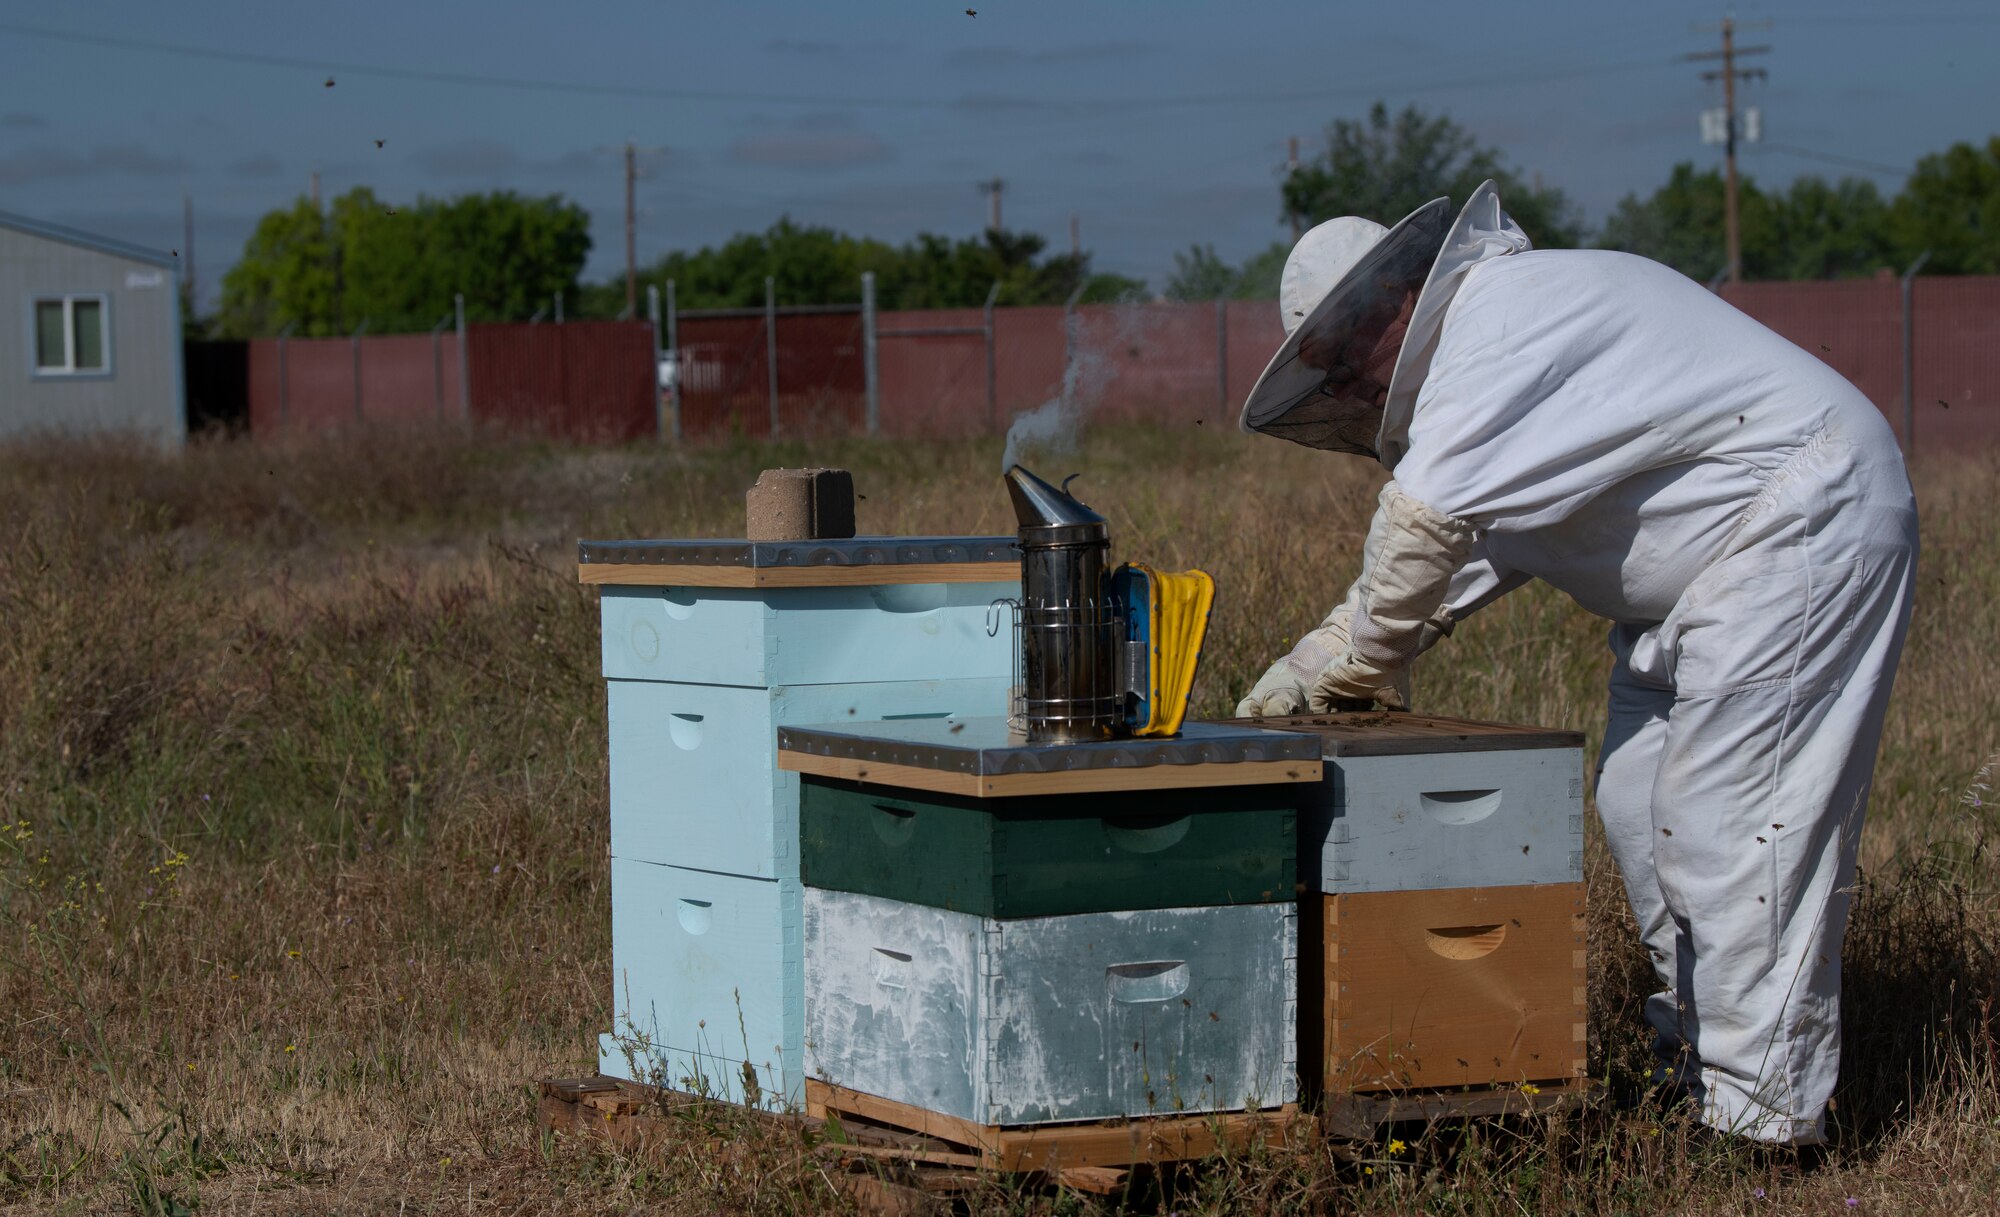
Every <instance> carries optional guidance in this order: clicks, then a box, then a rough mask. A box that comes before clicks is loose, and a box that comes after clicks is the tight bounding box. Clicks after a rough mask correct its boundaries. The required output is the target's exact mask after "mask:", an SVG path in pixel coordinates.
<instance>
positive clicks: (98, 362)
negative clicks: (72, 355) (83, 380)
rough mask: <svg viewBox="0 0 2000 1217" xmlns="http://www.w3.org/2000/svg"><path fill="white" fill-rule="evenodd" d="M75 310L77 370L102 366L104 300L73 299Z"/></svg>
mask: <svg viewBox="0 0 2000 1217" xmlns="http://www.w3.org/2000/svg"><path fill="white" fill-rule="evenodd" d="M70 307H71V308H73V309H75V310H76V366H77V369H78V370H79V371H81V370H83V369H85V368H90V369H93V370H98V371H101V370H103V368H104V302H103V301H102V300H73V301H71V302H70Z"/></svg>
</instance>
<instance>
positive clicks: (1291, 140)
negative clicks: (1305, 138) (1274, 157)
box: [1285, 135, 1302, 245]
mask: <svg viewBox="0 0 2000 1217" xmlns="http://www.w3.org/2000/svg"><path fill="white" fill-rule="evenodd" d="M1298 171H1299V137H1298V136H1296V135H1293V136H1288V137H1286V139H1285V180H1286V181H1290V180H1291V178H1292V175H1293V174H1294V173H1297V172H1298ZM1285 210H1286V211H1288V212H1291V214H1290V216H1289V217H1287V218H1289V219H1290V220H1291V222H1292V244H1294V245H1297V244H1298V243H1299V237H1300V236H1301V235H1302V234H1301V233H1300V232H1299V216H1298V213H1297V212H1295V211H1291V208H1289V207H1288V208H1286V209H1285Z"/></svg>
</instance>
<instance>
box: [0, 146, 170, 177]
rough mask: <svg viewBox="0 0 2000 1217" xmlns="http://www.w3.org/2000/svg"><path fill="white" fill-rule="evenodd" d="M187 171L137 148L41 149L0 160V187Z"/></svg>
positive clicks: (14, 154)
mask: <svg viewBox="0 0 2000 1217" xmlns="http://www.w3.org/2000/svg"><path fill="white" fill-rule="evenodd" d="M187 167H188V163H187V162H186V161H185V160H183V159H181V158H180V157H177V156H160V155H159V154H157V153H155V152H153V151H151V150H150V149H147V148H144V147H141V146H140V145H138V144H111V145H99V146H98V147H95V148H92V149H91V150H90V151H88V152H83V153H78V152H72V151H70V150H69V149H68V148H56V147H51V146H47V145H44V146H41V147H36V148H23V149H22V150H21V151H19V152H16V153H13V154H11V155H9V156H0V186H22V185H26V184H27V183H30V182H43V181H52V180H57V179H64V178H83V177H97V176H101V175H105V174H132V175H136V176H142V177H158V176H161V175H164V174H172V173H180V172H183V171H185V170H186V169H187Z"/></svg>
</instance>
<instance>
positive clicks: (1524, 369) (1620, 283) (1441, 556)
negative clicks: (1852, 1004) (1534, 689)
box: [1238, 182, 1917, 1145]
mask: <svg viewBox="0 0 2000 1217" xmlns="http://www.w3.org/2000/svg"><path fill="white" fill-rule="evenodd" d="M1280 304H1281V306H1282V308H1283V310H1284V320H1285V328H1286V330H1287V332H1288V334H1289V337H1288V338H1287V340H1286V341H1285V344H1284V345H1283V347H1282V348H1280V350H1279V351H1278V354H1277V355H1276V357H1274V358H1273V359H1272V361H1271V364H1270V366H1269V367H1268V368H1266V369H1265V371H1264V375H1263V377H1262V378H1261V379H1260V380H1259V382H1258V384H1257V387H1256V388H1255V389H1254V390H1253V391H1252V393H1251V395H1250V399H1249V401H1248V402H1247V403H1246V404H1245V406H1244V410H1243V426H1244V428H1245V429H1246V430H1250V431H1258V432H1263V433H1265V434H1269V435H1276V436H1280V437H1282V438H1285V439H1290V440H1293V441H1295V442H1298V443H1301V444H1305V445H1307V446H1310V447H1316V448H1324V449H1327V450H1330V451H1336V452H1353V453H1360V454H1364V455H1369V456H1376V457H1379V459H1380V460H1381V463H1382V464H1383V465H1384V466H1385V467H1386V468H1387V469H1388V470H1389V471H1390V473H1391V474H1392V476H1393V480H1392V481H1390V482H1389V484H1388V485H1387V486H1385V487H1384V488H1383V490H1382V496H1381V500H1380V503H1379V506H1378V507H1377V508H1376V511H1375V517H1374V520H1373V521H1372V523H1371V524H1370V525H1369V529H1368V537H1367V541H1366V543H1365V546H1364V551H1363V556H1362V566H1361V574H1360V577H1359V578H1357V579H1356V580H1355V581H1354V584H1353V586H1352V587H1351V588H1350V589H1349V590H1348V593H1347V596H1346V598H1345V599H1344V600H1342V602H1341V603H1340V604H1339V605H1338V606H1337V607H1336V608H1335V609H1334V610H1333V612H1332V613H1331V614H1330V615H1329V616H1328V617H1327V619H1326V621H1325V623H1324V624H1322V625H1321V626H1320V627H1319V628H1318V629H1316V630H1313V631H1312V632H1311V633H1309V634H1307V635H1306V636H1305V637H1304V638H1302V639H1300V640H1299V643H1298V645H1297V646H1296V647H1295V648H1293V650H1292V652H1291V653H1290V654H1289V655H1287V656H1285V657H1283V658H1282V659H1280V660H1278V662H1276V663H1275V664H1273V665H1272V666H1271V669H1270V671H1268V672H1267V673H1265V675H1264V677H1263V679H1261V680H1259V681H1258V682H1257V684H1256V686H1255V687H1254V688H1253V689H1252V690H1251V692H1250V695H1249V696H1248V697H1247V698H1245V699H1244V700H1243V703H1242V704H1241V705H1240V706H1239V707H1238V713H1239V714H1243V715H1277V714H1290V713H1297V712H1300V711H1303V710H1307V709H1311V710H1313V711H1316V712H1317V711H1323V710H1326V709H1328V708H1329V707H1330V706H1332V705H1334V704H1335V703H1336V700H1337V699H1347V698H1371V699H1373V700H1375V701H1378V702H1380V703H1382V704H1384V705H1388V706H1392V707H1395V706H1407V705H1408V702H1409V679H1408V673H1409V668H1410V664H1411V661H1412V660H1414V659H1415V658H1416V656H1417V655H1418V654H1419V653H1420V652H1422V651H1423V650H1424V649H1425V648H1427V647H1428V646H1430V645H1431V644H1432V643H1434V642H1435V641H1437V639H1438V638H1440V637H1442V636H1444V635H1447V634H1449V633H1451V630H1452V627H1453V625H1454V624H1455V623H1457V622H1458V621H1460V620H1463V619H1464V618H1465V617H1466V616H1468V615H1470V614H1471V613H1473V612H1476V611H1477V610H1478V609H1479V608H1480V607H1481V606H1483V605H1486V604H1489V603H1491V602H1492V601H1493V600H1494V599H1495V598H1497V597H1499V596H1500V595H1502V594H1504V593H1505V592H1507V591H1509V590H1511V589H1513V588H1516V587H1519V586H1521V585H1522V584H1524V583H1526V582H1527V581H1528V580H1530V579H1541V580H1543V581H1545V582H1547V583H1549V584H1551V585H1552V586H1554V587H1557V588H1559V589H1561V590H1562V591H1564V592H1566V593H1568V594H1569V595H1570V596H1571V597H1572V598H1573V599H1575V601H1576V602H1577V603H1578V604H1580V605H1582V606H1583V607H1584V608H1586V609H1589V610H1590V611H1591V612H1594V613H1596V614H1598V615H1600V616H1603V617H1606V618H1609V619H1610V621H1611V622H1612V626H1611V639H1610V640H1611V652H1612V656H1613V665H1612V672H1611V696H1610V703H1611V705H1610V723H1609V726H1608V728H1607V730H1606V733H1605V740H1604V749H1603V755H1602V758H1601V761H1600V766H1599V772H1598V779H1597V807H1598V812H1599V814H1600V816H1601V817H1602V818H1603V821H1604V828H1605V833H1606V836H1607V838H1608V840H1609V842H1610V845H1611V852H1612V855H1613V857H1615V858H1616V859H1617V861H1618V865H1619V868H1620V870H1621V871H1622V872H1623V873H1624V878H1625V886H1626V891H1627V894H1628V895H1629V897H1630V898H1631V901H1632V909H1633V912H1634V913H1635V914H1636V915H1637V917H1638V922H1639V927H1640V932H1641V935H1642V937H1643V939H1644V942H1645V945H1646V947H1647V948H1648V950H1649V951H1650V952H1651V955H1652V958H1653V961H1654V963H1655V965H1656V967H1657V970H1658V972H1659V979H1660V983H1661V985H1662V986H1663V991H1662V992H1660V993H1659V994H1657V995H1656V996H1654V997H1653V998H1651V999H1650V1000H1649V1001H1648V1002H1647V1007H1646V1017H1647V1021H1648V1022H1649V1023H1650V1024H1651V1025H1652V1026H1653V1028H1654V1029H1655V1030H1656V1031H1657V1032H1658V1041H1657V1043H1658V1051H1659V1053H1660V1056H1661V1058H1662V1062H1663V1069H1664V1070H1666V1071H1667V1072H1663V1074H1662V1076H1663V1077H1666V1078H1672V1079H1674V1080H1675V1082H1676V1084H1677V1085H1684V1086H1685V1087H1686V1090H1687V1092H1688V1093H1689V1094H1690V1095H1691V1096H1692V1097H1693V1098H1694V1099H1695V1100H1696V1101H1698V1102H1699V1103H1700V1105H1701V1106H1700V1111H1701V1118H1702V1119H1703V1120H1704V1121H1705V1122H1706V1123H1708V1124H1710V1125H1712V1126H1714V1127H1716V1128H1719V1129H1723V1130H1726V1131H1729V1132H1732V1133H1737V1134H1740V1135H1742V1136H1746V1137H1750V1138H1754V1139H1756V1140H1759V1141H1764V1142H1774V1143H1788V1144H1798V1145H1806V1144H1814V1143H1817V1142H1819V1141H1821V1140H1823V1139H1824V1135H1825V1111H1826V1106H1827V1100H1828V1099H1829V1097H1830V1096H1831V1095H1832V1092H1833V1087H1834V1082H1835V1079H1836V1077H1837V1075H1838V1073H1839V1057H1840V947H1841V936H1842V933H1843V931H1844V929H1845V927H1846V922H1847V909H1848V888H1849V885H1850V883H1851V880H1852V877H1853V874H1854V859H1855V846H1856V843H1857V839H1858V837H1859V835H1860V830H1861V821H1862V815H1863V811H1864V809H1865V806H1866V803H1867V799H1868V785H1869V779H1870V776H1871V774H1872V772H1873V769H1874V764H1875V749H1876V744H1877V741H1878V739H1879V737H1880V735H1881V728H1882V716H1883V708H1884V704H1885V702H1886V701H1887V699H1888V696H1889V687H1890V684H1891V682H1892V680H1893V678H1894V676H1895V671H1896V661H1897V658H1898V656H1899V654H1900V653H1901V650H1902V646H1903V636H1904V632H1905V629H1906V628H1907V625H1908V621H1909V614H1910V597H1911V586H1912V575H1913V571H1914V565H1915V561H1916V552H1917V521H1916V509H1915V504H1914V503H1913V501H1912V498H1911V494H1910V483H1909V480H1908V478H1907V476H1906V475H1905V473H1904V469H1903V462H1902V457H1901V454H1900V453H1899V451H1898V449H1897V445H1896V441H1895V437H1894V436H1893V435H1892V434H1891V433H1890V431H1889V429H1888V427H1887V425H1886V424H1885V423H1884V422H1883V420H1882V417H1881V415H1880V414H1879V413H1878V412H1877V411H1876V409H1875V407H1874V406H1872V405H1870V404H1869V402H1868V399H1867V398H1865V397H1863V396H1862V395H1861V394H1860V393H1859V392H1858V391H1857V390H1856V389H1855V388H1854V387H1853V386H1852V385H1850V384H1848V383H1847V381H1845V380H1843V379H1842V378H1841V377H1840V376H1839V375H1837V374H1836V373H1834V372H1833V371H1832V370H1831V369H1829V368H1828V367H1826V365H1824V364H1822V363H1820V362H1819V361H1818V360H1817V359H1815V358H1813V357H1812V356H1811V355H1808V354H1807V353H1806V352H1804V351H1802V350H1800V349H1799V348H1798V347H1796V346H1793V345H1792V344H1791V343H1789V342H1787V341H1785V340H1784V339H1783V338H1780V337H1779V336H1778V335H1776V334H1774V333H1772V332H1771V331H1770V330H1767V329H1765V328H1764V327H1763V326H1761V325H1759V324H1758V323H1757V322H1755V321H1752V320H1751V319H1750V318H1748V317H1746V316H1744V315H1743V314H1742V313H1740V312H1738V311H1736V310H1735V309H1734V308H1732V307H1730V306H1729V305H1728V304H1726V303H1724V302H1723V301H1722V300H1720V299H1718V298H1717V297H1716V296H1714V295H1712V294H1710V293H1709V292H1708V291H1706V290H1704V289H1703V288H1702V287H1701V286H1700V285H1699V284H1696V283H1694V282H1691V281H1690V280H1688V279H1686V278H1684V277H1683V276H1681V275H1680V274H1678V273H1676V272H1674V271H1672V270H1670V269H1668V268H1666V267H1664V266H1661V265H1659V264H1657V263H1654V262H1651V261H1648V260H1646V259H1644V258H1639V257H1635V256H1632V255H1630V254H1622V253H1613V252H1607V251H1599V250H1546V251H1543V250H1536V249H1534V248H1533V247H1532V246H1531V245H1530V244H1529V241H1528V238H1527V237H1526V236H1525V235H1524V234H1523V233H1522V231H1521V230H1520V228H1519V227H1517V226H1516V225H1515V224H1514V222H1513V221H1512V220H1511V219H1509V218H1508V217H1507V215H1506V213H1505V212H1503V211H1502V210H1501V208H1500V199H1499V196H1498V194H1497V193H1496V191H1495V190H1494V188H1493V184H1492V183H1490V182H1489V183H1487V184H1486V185H1484V186H1482V187H1481V188H1480V189H1479V190H1478V191H1476V192H1475V193H1474V194H1473V196H1472V198H1471V200H1470V201H1469V202H1468V203H1467V204H1466V206H1465V208H1464V210H1463V211H1462V212H1460V213H1459V214H1458V216H1457V218H1456V219H1455V220H1454V219H1453V218H1452V216H1451V212H1450V210H1449V204H1448V201H1447V200H1445V199H1438V200H1436V201H1435V202H1433V203H1430V204H1428V205H1426V206H1424V207H1421V208H1419V209H1418V210H1417V211H1415V212H1414V213H1412V214H1411V215H1410V216H1408V217H1407V218H1405V219H1404V220H1403V221H1402V222H1401V223H1399V224H1397V225H1396V226H1395V227H1394V228H1392V229H1384V228H1383V227H1382V226H1380V225H1379V224H1375V223H1372V222H1370V221H1368V220H1363V219H1356V218H1343V219H1337V220H1331V221H1328V222H1327V223H1325V224H1322V225H1320V226H1318V227H1316V228H1314V229H1313V230H1312V231H1311V232H1309V233H1307V234H1306V235H1305V237H1304V238H1302V239H1301V240H1300V241H1299V243H1298V247H1297V248H1296V249H1294V250H1293V251H1292V255H1291V257H1290V259H1289V260H1288V261H1287V262H1286V264H1285V273H1284V280H1283V284H1282V287H1281V289H1280Z"/></svg>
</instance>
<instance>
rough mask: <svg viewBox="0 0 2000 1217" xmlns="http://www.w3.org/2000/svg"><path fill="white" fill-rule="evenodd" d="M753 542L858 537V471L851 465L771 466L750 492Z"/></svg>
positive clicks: (748, 523) (747, 506)
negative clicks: (805, 467) (856, 532)
mask: <svg viewBox="0 0 2000 1217" xmlns="http://www.w3.org/2000/svg"><path fill="white" fill-rule="evenodd" d="M744 517H745V529H744V535H745V536H747V537H748V538H749V539H750V540H752V541H824V540H840V539H842V538H846V537H851V536H853V535H854V475H853V474H851V473H849V472H848V471H847V470H845V469H766V470H764V471H763V472H762V473H760V474H758V475H757V484H756V485H755V486H752V487H751V488H750V490H749V493H748V494H746V495H745V496H744Z"/></svg>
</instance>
